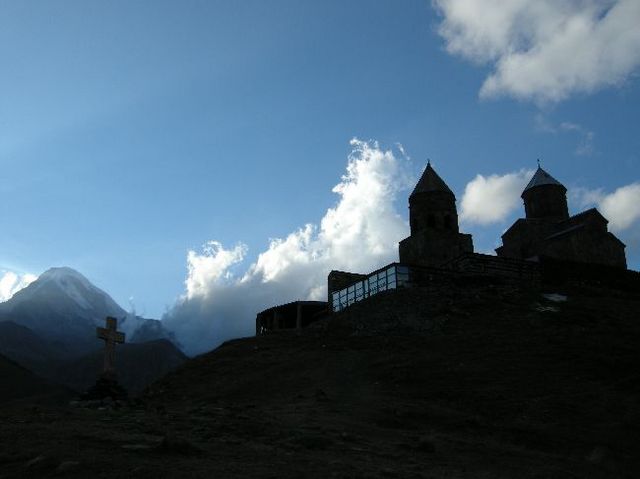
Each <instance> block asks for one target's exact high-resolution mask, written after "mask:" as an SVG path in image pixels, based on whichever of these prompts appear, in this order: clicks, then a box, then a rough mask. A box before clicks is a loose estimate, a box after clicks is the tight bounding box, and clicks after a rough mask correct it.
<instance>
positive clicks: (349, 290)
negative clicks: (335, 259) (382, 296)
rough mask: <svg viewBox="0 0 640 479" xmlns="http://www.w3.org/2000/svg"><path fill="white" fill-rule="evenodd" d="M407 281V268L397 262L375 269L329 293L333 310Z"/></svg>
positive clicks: (345, 306) (336, 310) (401, 285)
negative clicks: (360, 278) (364, 276)
mask: <svg viewBox="0 0 640 479" xmlns="http://www.w3.org/2000/svg"><path fill="white" fill-rule="evenodd" d="M408 281H409V268H408V267H407V266H403V265H400V264H397V263H394V264H391V265H389V266H386V267H385V268H383V269H381V270H378V271H375V272H373V273H371V274H370V275H369V276H367V277H366V278H365V279H363V280H362V281H358V282H357V283H354V284H352V285H349V286H347V287H346V288H344V289H341V290H339V291H334V292H333V293H332V294H331V299H332V304H331V307H332V309H333V311H334V312H338V311H342V310H343V309H345V308H347V307H349V306H351V305H352V304H353V303H357V302H358V301H362V300H364V299H367V298H369V297H371V296H373V295H376V294H378V293H381V292H382V291H387V290H390V289H397V288H403V287H405V285H406V284H407V283H408Z"/></svg>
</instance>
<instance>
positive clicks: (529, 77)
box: [433, 0, 640, 103]
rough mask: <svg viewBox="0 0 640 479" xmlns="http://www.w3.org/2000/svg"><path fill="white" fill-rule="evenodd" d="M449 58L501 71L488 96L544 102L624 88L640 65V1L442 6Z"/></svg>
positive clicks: (503, 0) (485, 88) (486, 88)
mask: <svg viewBox="0 0 640 479" xmlns="http://www.w3.org/2000/svg"><path fill="white" fill-rule="evenodd" d="M433 4H434V6H435V8H436V10H437V11H438V12H439V13H440V15H441V16H442V22H441V23H440V25H439V27H438V33H439V34H440V35H441V36H442V37H443V38H444V40H445V42H446V49H447V51H448V52H449V53H451V54H455V55H459V56H461V57H463V58H466V59H468V60H471V61H472V62H474V63H477V64H483V65H484V64H488V65H490V66H491V67H492V69H493V71H492V72H491V73H490V74H489V76H488V77H487V78H486V79H485V81H484V83H483V85H482V87H481V89H480V97H481V98H493V97H497V96H501V95H507V96H512V97H515V98H518V99H523V100H533V101H535V102H538V103H548V102H557V101H560V100H563V99H565V98H567V97H569V96H570V95H571V94H573V93H579V92H587V93H588V92H593V91H595V90H598V89H601V88H605V87H609V86H616V85H620V84H622V83H623V82H624V81H625V80H626V79H627V78H629V76H630V75H632V74H633V73H634V72H635V71H637V69H638V67H639V66H640V28H638V25H640V2H638V0H536V1H529V0H434V1H433Z"/></svg>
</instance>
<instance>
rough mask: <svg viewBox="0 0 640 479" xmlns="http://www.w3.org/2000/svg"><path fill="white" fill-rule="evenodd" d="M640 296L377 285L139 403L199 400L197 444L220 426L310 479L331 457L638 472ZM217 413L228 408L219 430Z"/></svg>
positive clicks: (403, 470) (420, 467) (405, 472)
mask: <svg viewBox="0 0 640 479" xmlns="http://www.w3.org/2000/svg"><path fill="white" fill-rule="evenodd" d="M556 299H562V298H556ZM639 299H640V298H639V297H638V296H637V295H633V294H630V293H620V292H615V291H605V290H595V289H591V290H589V289H583V290H581V291H576V290H573V291H570V292H569V295H568V301H566V302H554V301H551V300H548V299H546V298H544V297H543V296H542V295H539V294H533V293H528V292H523V291H519V290H518V289H517V288H508V287H505V286H500V287H494V286H483V285H473V284H466V285H457V286H455V285H452V286H451V287H450V288H446V289H441V290H439V291H435V290H433V291H429V290H418V289H415V290H410V291H400V292H397V293H391V294H389V295H386V296H383V295H379V296H377V297H374V298H371V299H370V300H369V301H367V302H364V303H361V304H357V305H354V306H353V307H352V308H351V309H349V310H347V311H346V312H344V313H342V314H339V315H336V316H335V317H334V318H332V319H331V320H328V321H325V323H324V324H323V325H321V327H319V328H317V329H316V330H307V331H305V332H304V334H302V335H296V334H295V333H289V334H282V333H281V334H275V335H272V336H270V337H259V338H252V339H245V340H237V341H232V342H229V343H226V344H224V345H223V346H222V347H220V348H219V349H217V350H216V351H213V352H211V353H209V354H207V355H204V356H201V357H198V358H196V359H194V360H193V361H190V362H189V363H187V364H186V365H185V366H184V367H182V368H181V369H179V370H178V371H176V372H175V373H173V374H171V375H169V376H168V377H166V378H165V379H164V380H163V381H161V382H159V383H157V384H155V385H154V386H153V387H152V388H150V389H149V391H148V398H149V400H150V401H151V402H153V403H155V404H158V405H162V407H165V408H167V409H170V410H174V409H175V410H184V409H185V408H189V409H191V410H194V409H195V410H198V411H199V413H198V414H199V415H201V416H202V417H203V418H206V419H203V422H202V424H201V436H200V437H197V435H196V436H195V437H194V440H196V441H198V442H202V443H204V444H206V443H207V442H208V441H209V439H208V437H218V436H219V435H220V434H230V435H232V437H236V438H237V440H238V441H241V442H243V443H246V444H248V445H250V446H248V447H255V448H256V449H259V446H258V445H259V444H263V445H264V444H268V445H270V447H272V448H273V449H272V453H273V454H275V457H274V459H273V461H278V460H282V461H284V460H285V457H286V456H285V455H284V454H285V453H284V451H285V450H287V448H293V450H294V451H296V455H299V454H301V451H305V450H307V453H305V454H309V456H306V457H307V459H309V457H314V458H315V459H309V460H312V461H314V462H313V463H314V471H316V473H317V476H318V477H323V476H325V474H326V475H328V474H330V472H331V470H332V468H331V467H330V466H329V465H328V464H329V463H330V461H331V460H334V461H339V462H340V463H341V464H342V465H343V466H344V467H345V470H347V471H352V472H355V471H361V472H363V473H364V472H365V471H368V472H369V473H371V474H373V475H375V472H374V471H376V470H377V471H379V470H380V468H381V467H391V468H394V469H395V468H397V472H398V474H399V477H407V476H410V475H412V474H416V473H418V471H423V472H424V468H425V467H427V468H428V469H427V470H429V471H431V472H433V473H436V474H440V473H442V471H444V470H453V471H455V473H456V474H459V475H461V476H465V473H464V471H474V472H473V473H471V474H470V475H469V477H478V475H483V474H487V475H488V476H485V477H515V476H519V477H566V476H567V475H569V476H570V475H571V474H575V477H585V476H587V475H588V476H589V477H637V474H638V473H640V459H639V458H640V375H639V373H638V371H640V351H639V349H638V345H640V322H639V318H640V315H639V314H638V313H639V312H640V300H639ZM416 326H419V327H416ZM412 329H413V330H414V331H415V330H420V331H419V332H411V330H412ZM394 331H400V332H401V334H398V333H397V332H394ZM220 408H222V409H220ZM216 411H225V413H224V414H223V413H221V412H216ZM220 414H222V415H223V417H225V418H226V420H227V421H231V420H232V419H231V418H233V417H236V419H235V421H233V424H234V426H233V427H232V428H231V427H230V430H229V431H227V432H225V431H224V430H223V431H220V430H219V428H220V427H221V426H220V421H219V418H218V416H219V415H220ZM241 416H243V417H245V418H244V419H243V420H239V419H237V418H238V417H241ZM205 447H206V446H205ZM431 448H433V449H434V451H435V452H433V453H429V454H426V453H425V450H430V449H431ZM309 449H311V450H313V451H314V452H313V453H312V454H311V453H308V450H309ZM318 451H322V452H318ZM354 451H362V453H357V452H354ZM320 458H324V459H322V460H321V459H320ZM327 461H329V462H327ZM298 467H300V468H302V467H303V466H302V463H300V464H299V465H298ZM292 469H294V470H295V467H292ZM526 471H529V472H526ZM347 475H348V474H347ZM436 477H437V476H436ZM453 477H458V476H456V475H454V476H453Z"/></svg>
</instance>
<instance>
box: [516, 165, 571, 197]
mask: <svg viewBox="0 0 640 479" xmlns="http://www.w3.org/2000/svg"><path fill="white" fill-rule="evenodd" d="M543 185H556V186H562V187H563V188H564V185H563V184H562V183H560V182H559V181H558V180H556V179H555V178H554V177H553V176H551V175H550V174H549V173H547V172H546V171H544V170H543V169H542V168H541V167H540V166H538V169H537V170H536V172H535V173H534V175H533V177H532V178H531V181H529V184H528V185H527V187H526V188H525V189H524V191H523V192H522V194H524V193H525V192H526V191H527V190H530V189H531V188H535V187H536V186H543ZM565 189H566V188H565Z"/></svg>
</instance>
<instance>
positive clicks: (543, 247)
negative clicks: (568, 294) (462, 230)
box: [496, 166, 627, 268]
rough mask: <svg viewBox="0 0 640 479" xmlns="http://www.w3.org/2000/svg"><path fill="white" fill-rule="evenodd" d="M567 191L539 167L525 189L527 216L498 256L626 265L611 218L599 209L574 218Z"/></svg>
mask: <svg viewBox="0 0 640 479" xmlns="http://www.w3.org/2000/svg"><path fill="white" fill-rule="evenodd" d="M566 193H567V189H566V188H565V187H564V186H563V185H562V183H560V182H559V181H558V180H556V179H555V178H553V177H552V176H551V175H550V174H549V173H547V172H546V171H544V170H543V169H542V168H540V167H539V166H538V170H537V171H536V172H535V174H534V175H533V178H531V181H530V182H529V184H528V185H527V187H526V188H525V189H524V191H523V192H522V199H523V200H524V210H525V216H526V218H520V219H518V220H517V221H516V222H515V223H514V224H513V225H512V226H511V227H510V228H509V229H508V230H507V231H506V232H505V233H504V234H503V235H502V246H501V247H499V248H497V249H496V253H497V254H498V256H500V257H505V258H518V259H534V260H535V259H537V258H540V257H549V258H554V259H560V260H566V261H577V262H581V263H594V264H603V265H608V266H616V267H620V268H626V267H627V261H626V258H625V253H624V249H625V245H624V243H622V241H620V240H619V239H618V238H616V237H615V236H614V235H613V234H612V233H610V232H609V231H608V230H607V223H608V221H607V219H606V218H605V217H604V216H602V215H601V214H600V212H598V210H597V209H595V208H591V209H589V210H587V211H583V212H582V213H578V214H577V215H574V216H571V217H570V216H569V209H568V207H567V196H566Z"/></svg>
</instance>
